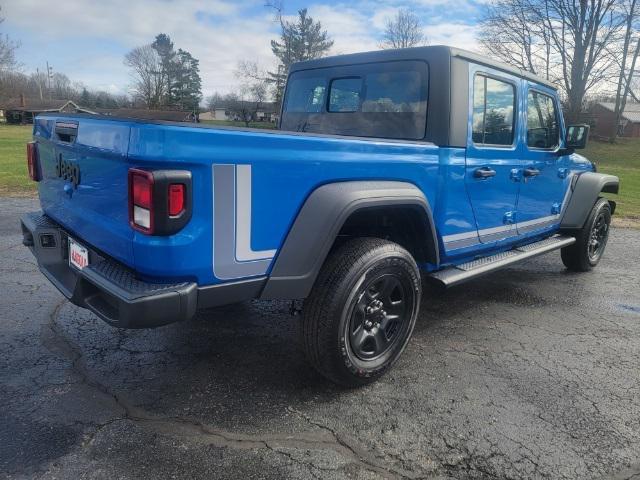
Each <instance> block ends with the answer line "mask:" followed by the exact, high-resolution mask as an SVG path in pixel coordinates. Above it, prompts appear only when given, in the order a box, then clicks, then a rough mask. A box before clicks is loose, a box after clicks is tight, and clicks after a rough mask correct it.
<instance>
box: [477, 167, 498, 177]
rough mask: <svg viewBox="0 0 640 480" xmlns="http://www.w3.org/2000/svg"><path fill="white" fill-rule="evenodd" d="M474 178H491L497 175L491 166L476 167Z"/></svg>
mask: <svg viewBox="0 0 640 480" xmlns="http://www.w3.org/2000/svg"><path fill="white" fill-rule="evenodd" d="M473 176H474V178H483V179H484V178H490V177H495V176H496V171H495V170H493V169H491V168H489V167H480V168H476V169H475V170H474V171H473Z"/></svg>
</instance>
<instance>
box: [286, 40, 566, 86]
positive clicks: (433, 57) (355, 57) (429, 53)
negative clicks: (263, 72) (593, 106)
mask: <svg viewBox="0 0 640 480" xmlns="http://www.w3.org/2000/svg"><path fill="white" fill-rule="evenodd" d="M451 57H457V58H461V59H463V60H467V61H469V62H472V63H477V64H480V65H486V66H488V67H491V68H495V69H496V70H501V71H503V72H506V73H510V74H513V75H516V76H518V77H522V78H526V79H527V80H531V81H532V82H535V83H539V84H541V85H544V86H546V87H549V88H553V89H557V86H556V85H554V84H553V83H551V82H550V81H548V80H546V79H544V78H542V77H540V76H538V75H534V74H533V73H531V72H527V71H526V70H522V69H520V68H517V67H513V66H511V65H507V64H506V63H501V62H496V61H495V60H491V59H490V58H487V57H485V56H483V55H479V54H477V53H473V52H469V51H467V50H462V49H460V48H455V47H449V46H447V45H433V46H429V47H413V48H401V49H397V50H376V51H372V52H362V53H351V54H347V55H337V56H334V57H324V58H319V59H317V60H307V61H305V62H297V63H294V64H293V65H291V70H290V71H291V72H295V71H298V70H311V69H314V68H325V67H336V66H344V65H354V64H359V63H375V62H385V61H392V60H426V61H432V62H434V63H436V64H437V63H439V62H446V63H449V60H450V58H451Z"/></svg>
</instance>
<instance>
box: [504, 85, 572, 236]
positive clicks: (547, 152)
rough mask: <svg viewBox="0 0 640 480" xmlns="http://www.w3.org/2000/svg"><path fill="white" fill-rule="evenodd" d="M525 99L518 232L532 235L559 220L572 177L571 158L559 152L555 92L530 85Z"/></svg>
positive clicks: (558, 118) (554, 224) (560, 125)
mask: <svg viewBox="0 0 640 480" xmlns="http://www.w3.org/2000/svg"><path fill="white" fill-rule="evenodd" d="M527 83H528V82H527ZM525 102H526V106H525V112H526V141H525V146H524V155H523V157H522V171H521V182H520V193H519V196H518V206H517V214H516V217H517V229H518V233H519V234H520V235H531V234H537V233H542V232H543V231H545V230H549V229H552V228H554V227H556V226H557V225H558V224H559V223H560V217H561V213H562V208H563V203H564V201H565V196H566V193H567V192H568V191H569V184H570V182H571V179H570V178H569V175H568V173H569V168H568V167H569V158H568V156H563V155H560V154H559V153H560V147H561V131H562V120H561V115H560V110H559V108H558V105H557V100H556V97H555V95H553V92H551V91H546V89H543V88H541V87H537V86H536V87H533V86H531V85H529V87H528V89H527V94H526V98H525Z"/></svg>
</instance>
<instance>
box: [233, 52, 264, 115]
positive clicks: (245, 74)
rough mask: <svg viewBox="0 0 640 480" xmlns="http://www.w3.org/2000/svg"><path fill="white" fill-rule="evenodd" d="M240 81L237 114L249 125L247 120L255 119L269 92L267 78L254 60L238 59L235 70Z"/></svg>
mask: <svg viewBox="0 0 640 480" xmlns="http://www.w3.org/2000/svg"><path fill="white" fill-rule="evenodd" d="M235 76H236V78H237V79H238V80H239V82H240V93H239V104H240V106H241V107H242V108H240V109H239V112H238V113H239V114H240V116H241V117H242V121H244V122H245V124H246V125H247V126H249V122H250V121H252V120H256V119H257V115H258V111H259V110H260V109H261V108H263V104H264V102H266V101H267V98H268V92H269V79H268V77H267V73H266V72H265V71H263V70H262V69H261V68H260V67H259V66H258V64H257V63H256V62H251V61H246V60H245V61H240V62H239V63H238V67H237V68H236V71H235Z"/></svg>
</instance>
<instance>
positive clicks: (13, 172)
mask: <svg viewBox="0 0 640 480" xmlns="http://www.w3.org/2000/svg"><path fill="white" fill-rule="evenodd" d="M203 123H208V124H212V125H232V126H244V123H242V122H225V121H220V120H212V121H207V122H203ZM250 126H251V127H258V128H274V125H273V124H272V123H268V122H255V123H252V124H251V125H250ZM31 128H32V127H31V126H30V125H25V126H21V125H20V126H19V125H7V124H5V123H0V195H12V196H28V195H33V194H34V193H35V192H36V188H35V184H34V183H33V182H32V181H31V180H30V179H29V175H28V174H27V160H26V146H25V145H26V143H27V142H28V141H29V140H30V139H31ZM580 153H582V154H583V155H585V156H586V157H587V158H588V159H589V160H592V161H595V162H596V164H597V165H598V170H599V171H600V172H603V173H610V174H612V175H617V176H618V177H620V195H613V196H612V197H611V198H612V199H615V200H616V201H617V202H618V209H617V211H616V216H617V217H627V218H633V219H636V220H640V138H638V139H619V140H618V142H617V143H616V144H614V145H611V144H609V143H605V142H596V141H590V142H589V145H588V146H587V148H586V150H584V151H582V152H580Z"/></svg>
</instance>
